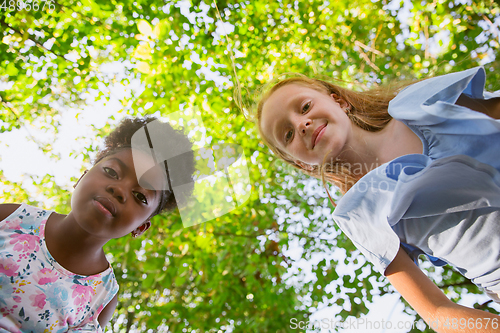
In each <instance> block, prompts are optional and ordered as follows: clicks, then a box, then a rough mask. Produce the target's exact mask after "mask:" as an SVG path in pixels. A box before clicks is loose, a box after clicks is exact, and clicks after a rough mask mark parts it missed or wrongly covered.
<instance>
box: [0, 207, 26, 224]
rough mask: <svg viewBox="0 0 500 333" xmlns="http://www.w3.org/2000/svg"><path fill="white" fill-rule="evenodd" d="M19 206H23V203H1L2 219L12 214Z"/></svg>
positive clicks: (0, 215)
mask: <svg viewBox="0 0 500 333" xmlns="http://www.w3.org/2000/svg"><path fill="white" fill-rule="evenodd" d="M19 207H21V204H17V203H8V204H0V221H3V220H5V219H6V218H7V217H9V216H10V215H12V213H14V212H15V211H16V210H17V209H18V208H19Z"/></svg>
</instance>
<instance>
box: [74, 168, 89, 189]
mask: <svg viewBox="0 0 500 333" xmlns="http://www.w3.org/2000/svg"><path fill="white" fill-rule="evenodd" d="M87 172H89V170H85V171H84V172H83V175H81V176H80V178H79V179H78V180H77V181H76V184H75V185H73V188H76V185H78V183H79V182H80V180H82V178H83V176H85V175H86V174H87Z"/></svg>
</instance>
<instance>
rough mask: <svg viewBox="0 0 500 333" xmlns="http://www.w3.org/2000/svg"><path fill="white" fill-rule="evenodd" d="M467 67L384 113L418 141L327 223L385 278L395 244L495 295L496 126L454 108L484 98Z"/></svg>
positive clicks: (499, 235)
mask: <svg viewBox="0 0 500 333" xmlns="http://www.w3.org/2000/svg"><path fill="white" fill-rule="evenodd" d="M484 83H485V72H484V70H483V69H482V68H473V69H470V70H466V71H463V72H458V73H453V74H448V75H444V76H440V77H435V78H431V79H428V80H425V81H421V82H418V83H416V84H414V85H411V86H409V87H408V88H406V89H405V90H403V91H402V92H401V93H399V94H398V96H396V98H394V100H392V101H391V103H390V105H389V114H390V115H391V116H392V117H393V118H394V119H397V120H399V121H402V122H403V123H404V124H406V125H407V126H408V127H409V128H410V129H412V131H413V132H414V133H415V134H417V135H418V137H419V138H420V139H421V141H422V145H423V154H413V155H405V156H402V157H399V158H397V159H395V160H393V161H391V162H389V163H386V164H384V165H382V166H380V167H378V168H376V169H374V170H372V171H371V172H369V173H368V174H366V175H365V176H364V177H363V178H361V180H360V181H358V183H356V184H355V185H354V186H353V187H352V188H351V189H350V190H349V191H348V192H347V193H346V194H345V195H344V197H343V198H342V199H341V200H340V201H339V202H338V204H337V208H336V209H335V211H334V213H333V218H334V220H335V221H336V222H337V224H338V225H339V227H340V228H341V229H342V230H343V231H344V233H346V235H347V236H348V237H349V238H350V239H351V240H352V241H353V243H354V244H355V245H356V246H357V247H358V249H359V250H360V251H361V252H362V253H363V254H364V255H365V256H366V257H367V259H368V260H370V261H371V262H372V263H373V264H374V265H375V266H376V267H377V268H378V269H379V270H380V271H381V272H384V271H385V269H386V268H387V266H388V265H389V264H390V263H391V262H392V260H393V259H394V257H395V256H396V254H397V252H398V250H399V247H400V245H401V243H405V244H409V245H410V247H411V248H413V249H416V250H417V252H418V251H421V252H424V253H426V254H428V255H430V256H433V257H435V258H437V259H439V261H442V262H446V263H449V264H451V265H453V266H454V267H455V268H457V269H458V270H459V271H460V272H461V273H462V274H463V275H465V276H466V277H467V278H469V279H471V280H472V281H473V282H474V283H476V284H477V285H479V286H481V287H485V288H488V289H490V290H491V289H499V288H500V251H499V250H500V223H498V221H500V216H499V215H500V214H499V211H500V122H499V121H498V120H495V119H492V118H490V117H488V116H486V115H485V114H483V113H479V112H475V111H473V110H470V109H468V108H466V107H462V106H459V105H456V104H455V102H456V101H457V99H458V97H459V96H460V95H461V94H462V93H463V94H466V95H468V96H470V97H472V98H477V99H483V98H485V99H488V98H491V97H493V96H494V95H493V94H490V93H487V92H484Z"/></svg>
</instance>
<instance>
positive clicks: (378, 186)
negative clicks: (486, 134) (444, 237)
mask: <svg viewBox="0 0 500 333" xmlns="http://www.w3.org/2000/svg"><path fill="white" fill-rule="evenodd" d="M481 207H498V208H500V173H499V172H498V171H497V170H496V169H495V168H493V167H491V166H489V165H486V164H483V163H480V162H478V161H477V160H475V159H473V158H471V157H468V156H465V155H455V156H451V157H447V158H442V159H438V160H435V161H432V160H431V159H430V158H429V157H427V156H425V155H418V154H415V155H405V156H402V157H400V158H397V159H395V160H393V161H392V162H390V163H388V164H385V165H382V166H381V167H379V168H377V169H375V170H373V171H371V172H369V173H368V174H367V175H366V176H365V177H363V178H361V180H360V181H359V182H358V183H356V184H355V185H354V186H353V187H352V188H351V189H350V190H349V191H348V192H347V193H346V195H345V196H344V197H343V198H342V199H341V200H340V202H339V203H338V205H337V208H336V209H335V211H334V213H333V218H334V220H335V221H336V223H337V224H338V225H339V227H340V229H341V230H342V231H343V232H344V233H345V234H346V235H347V236H348V237H349V238H350V239H351V240H352V241H353V243H354V244H355V245H356V247H357V248H358V249H359V250H360V251H361V252H362V253H363V255H365V257H366V258H367V259H368V260H369V261H371V262H372V263H373V264H374V265H375V267H377V269H378V270H379V271H380V272H381V273H384V272H385V270H386V269H387V266H388V265H389V264H390V263H391V262H392V260H394V257H395V256H396V254H397V251H398V250H399V246H400V240H399V237H398V236H397V235H396V233H395V232H394V230H393V229H392V228H391V226H393V225H395V224H396V223H398V221H400V220H401V219H402V218H414V219H415V218H416V219H417V221H415V223H418V218H419V217H429V216H437V217H438V216H439V217H442V216H443V215H446V214H447V213H454V212H460V211H468V210H474V209H477V208H481ZM423 237H425V235H423Z"/></svg>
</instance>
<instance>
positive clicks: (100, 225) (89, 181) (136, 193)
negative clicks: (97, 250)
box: [71, 149, 163, 239]
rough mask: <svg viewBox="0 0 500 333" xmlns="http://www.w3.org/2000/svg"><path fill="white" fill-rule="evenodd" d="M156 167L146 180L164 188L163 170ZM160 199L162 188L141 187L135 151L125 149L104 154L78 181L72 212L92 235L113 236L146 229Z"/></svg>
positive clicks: (80, 224)
mask: <svg viewBox="0 0 500 333" xmlns="http://www.w3.org/2000/svg"><path fill="white" fill-rule="evenodd" d="M155 169H157V170H155ZM155 169H153V170H152V171H150V172H148V173H147V176H146V177H147V179H146V181H148V182H149V183H150V184H152V185H153V186H155V185H156V184H159V186H158V187H156V188H159V189H161V186H162V185H163V173H162V172H161V169H160V168H155ZM159 202H160V192H159V191H155V190H146V189H144V188H142V187H141V186H139V183H138V181H137V177H136V173H135V168H134V161H133V159H132V150H131V149H124V150H121V151H119V152H118V153H116V154H113V155H110V156H107V157H105V158H104V159H103V160H101V161H100V162H99V163H98V164H96V165H95V166H93V167H92V169H90V170H89V171H88V172H87V173H86V174H85V175H84V176H83V177H82V178H81V179H80V180H79V182H78V183H77V186H76V188H75V191H74V192H73V196H72V198H71V207H72V212H71V214H72V215H73V216H74V218H75V219H76V222H77V223H78V225H79V226H80V227H81V228H82V229H83V230H85V231H86V232H88V233H89V234H91V235H94V236H96V237H99V238H106V239H112V238H119V237H122V236H125V235H127V234H128V233H131V232H132V231H136V232H137V233H139V234H140V233H142V232H144V231H145V230H146V229H147V228H149V226H150V223H149V220H148V218H149V217H150V216H151V214H152V213H153V212H154V211H155V210H156V208H157V206H158V204H159Z"/></svg>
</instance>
